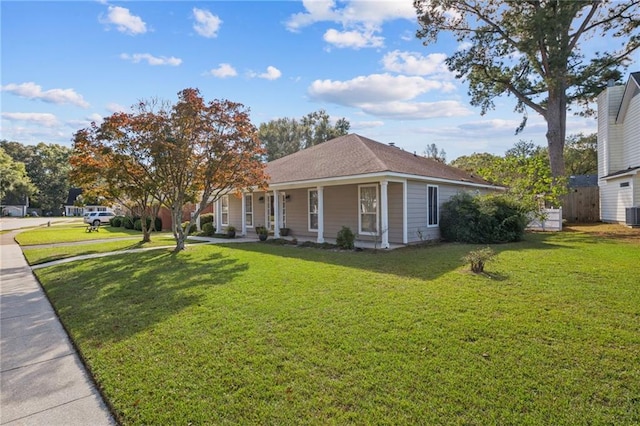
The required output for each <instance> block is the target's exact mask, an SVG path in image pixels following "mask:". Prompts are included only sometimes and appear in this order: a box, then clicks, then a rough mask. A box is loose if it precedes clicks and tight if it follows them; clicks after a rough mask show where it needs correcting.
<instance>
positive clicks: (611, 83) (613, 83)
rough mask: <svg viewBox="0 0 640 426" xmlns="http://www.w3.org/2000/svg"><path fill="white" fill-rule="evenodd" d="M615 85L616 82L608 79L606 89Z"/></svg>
mask: <svg viewBox="0 0 640 426" xmlns="http://www.w3.org/2000/svg"><path fill="white" fill-rule="evenodd" d="M615 85H616V82H615V81H614V80H613V79H609V80H608V81H607V87H613V86H615Z"/></svg>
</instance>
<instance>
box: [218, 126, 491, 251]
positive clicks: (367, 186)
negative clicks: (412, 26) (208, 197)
mask: <svg viewBox="0 0 640 426" xmlns="http://www.w3.org/2000/svg"><path fill="white" fill-rule="evenodd" d="M266 172H267V175H268V176H269V179H268V188H267V190H266V191H258V190H256V191H254V192H246V193H243V194H239V195H233V194H229V195H225V196H223V197H222V198H220V199H218V200H217V201H216V202H215V206H214V209H213V210H214V215H215V218H214V224H215V225H216V228H217V229H218V230H224V229H225V228H226V227H228V226H234V227H235V228H236V229H237V233H239V234H241V235H251V233H252V232H253V231H254V229H255V228H256V227H258V226H266V227H267V228H268V229H270V230H271V231H272V232H273V234H274V236H275V237H279V236H280V234H281V232H282V231H281V229H282V228H287V230H288V231H289V232H290V235H292V236H293V237H295V238H297V239H298V240H299V241H316V242H319V243H322V242H325V241H334V240H335V238H336V237H337V234H338V231H340V229H341V228H342V227H343V226H347V227H349V228H351V230H352V231H353V232H354V234H355V235H356V241H357V242H369V243H376V244H377V245H378V247H382V248H388V247H389V246H390V244H398V245H400V244H403V245H404V244H410V243H416V242H420V241H423V240H432V239H438V238H440V229H439V218H440V206H441V205H442V204H443V203H444V202H446V201H447V200H449V199H450V198H451V197H452V196H453V195H455V194H456V193H459V192H461V191H469V192H472V193H474V194H480V193H486V192H490V191H496V190H500V189H502V188H499V187H496V186H493V185H491V184H490V183H489V182H487V181H485V180H483V179H481V178H480V177H477V176H473V175H471V174H469V173H467V172H465V171H463V170H460V169H458V168H455V167H451V166H448V165H446V164H443V163H441V162H439V161H436V160H434V159H431V158H425V157H422V156H418V155H416V154H415V153H411V152H407V151H404V150H402V149H400V148H398V147H396V146H395V145H394V144H383V143H380V142H376V141H374V140H371V139H368V138H365V137H363V136H359V135H357V134H349V135H346V136H341V137H338V138H335V139H332V140H329V141H327V142H324V143H321V144H319V145H316V146H313V147H310V148H307V149H304V150H302V151H298V152H296V153H294V154H291V155H288V156H286V157H283V158H280V159H277V160H275V161H271V162H269V163H268V164H267V167H266Z"/></svg>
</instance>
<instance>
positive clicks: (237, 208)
mask: <svg viewBox="0 0 640 426" xmlns="http://www.w3.org/2000/svg"><path fill="white" fill-rule="evenodd" d="M229 226H234V227H235V228H236V232H237V233H240V232H241V230H242V199H241V198H239V197H236V196H235V195H229Z"/></svg>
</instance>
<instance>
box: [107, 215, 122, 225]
mask: <svg viewBox="0 0 640 426" xmlns="http://www.w3.org/2000/svg"><path fill="white" fill-rule="evenodd" d="M123 222H124V216H114V217H112V218H111V219H109V225H111V226H113V227H115V228H120V227H121V226H122V225H123Z"/></svg>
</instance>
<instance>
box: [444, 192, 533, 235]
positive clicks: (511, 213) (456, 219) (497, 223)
mask: <svg viewBox="0 0 640 426" xmlns="http://www.w3.org/2000/svg"><path fill="white" fill-rule="evenodd" d="M527 223H528V218H527V214H526V209H525V208H524V207H523V206H522V205H521V204H520V203H518V202H517V201H516V200H514V199H512V198H509V197H507V196H504V195H486V196H478V197H472V196H471V195H470V194H468V193H460V194H457V195H455V196H453V197H452V198H451V200H449V201H447V202H446V203H444V204H443V205H442V209H441V214H440V232H441V235H442V238H443V239H444V240H447V241H458V242H463V243H472V244H492V243H506V242H512V241H520V240H521V239H522V237H523V236H524V231H525V228H526V226H527Z"/></svg>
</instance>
